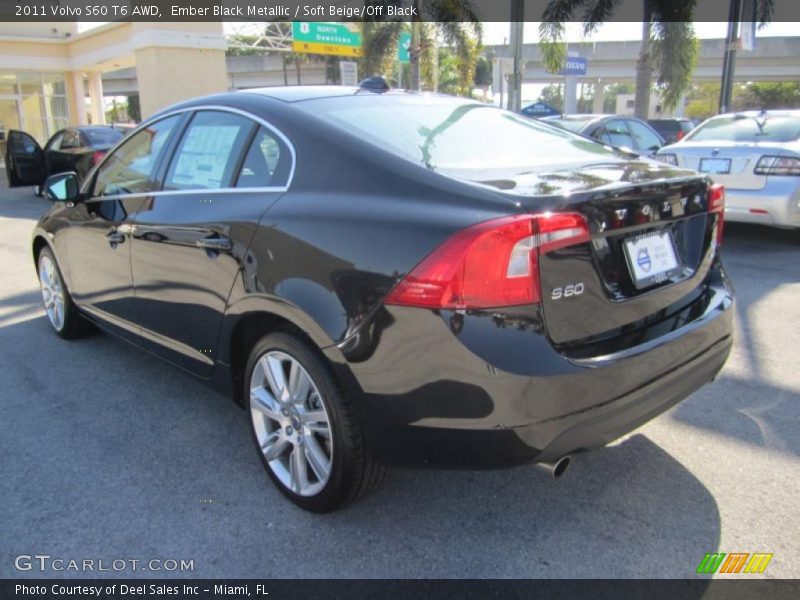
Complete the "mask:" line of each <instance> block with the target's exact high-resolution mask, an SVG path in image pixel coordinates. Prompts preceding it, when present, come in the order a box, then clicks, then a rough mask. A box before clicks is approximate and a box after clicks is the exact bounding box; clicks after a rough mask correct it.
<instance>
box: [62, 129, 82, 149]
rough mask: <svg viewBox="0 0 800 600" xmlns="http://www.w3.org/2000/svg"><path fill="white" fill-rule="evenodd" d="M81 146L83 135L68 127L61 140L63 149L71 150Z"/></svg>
mask: <svg viewBox="0 0 800 600" xmlns="http://www.w3.org/2000/svg"><path fill="white" fill-rule="evenodd" d="M80 147H81V136H80V135H78V132H77V131H75V130H74V129H67V130H65V131H64V137H63V138H62V140H61V147H60V149H61V150H70V149H73V148H80Z"/></svg>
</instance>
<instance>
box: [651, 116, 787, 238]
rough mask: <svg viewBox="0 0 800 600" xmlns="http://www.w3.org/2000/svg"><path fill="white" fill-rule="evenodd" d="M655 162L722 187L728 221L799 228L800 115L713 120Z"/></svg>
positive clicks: (665, 150) (661, 155)
mask: <svg viewBox="0 0 800 600" xmlns="http://www.w3.org/2000/svg"><path fill="white" fill-rule="evenodd" d="M657 158H658V159H659V160H662V161H664V162H666V163H669V164H671V165H674V166H679V167H685V168H688V169H694V170H696V171H700V172H701V173H707V174H708V175H709V176H710V177H711V178H712V179H713V180H714V181H715V182H717V183H721V184H723V185H724V186H725V190H726V204H725V218H726V219H727V220H729V221H739V222H742V223H760V224H763V225H773V226H776V227H784V228H800V111H797V110H791V111H790V110H770V111H747V112H741V113H730V114H725V115H719V116H716V117H712V118H710V119H708V120H707V121H705V122H704V123H702V124H701V125H700V126H698V127H697V128H696V129H694V130H693V131H692V132H691V133H690V134H689V135H687V136H686V137H684V138H683V139H682V140H681V141H680V142H677V143H676V144H672V145H671V146H667V147H665V148H662V149H661V151H659V153H658V156H657Z"/></svg>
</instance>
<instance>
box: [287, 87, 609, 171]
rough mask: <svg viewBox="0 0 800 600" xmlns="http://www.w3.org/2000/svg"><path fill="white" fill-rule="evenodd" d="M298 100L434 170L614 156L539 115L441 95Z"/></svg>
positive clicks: (548, 164)
mask: <svg viewBox="0 0 800 600" xmlns="http://www.w3.org/2000/svg"><path fill="white" fill-rule="evenodd" d="M297 106H299V107H301V108H303V109H305V110H306V111H308V112H309V113H311V114H314V115H316V116H319V117H322V118H324V119H325V120H327V121H329V122H331V123H333V124H334V125H337V126H338V127H340V128H342V129H344V130H346V131H348V132H350V133H353V134H355V135H357V136H359V137H361V138H363V139H365V140H366V141H369V142H371V143H373V144H375V145H377V146H379V147H381V148H385V149H387V150H390V151H391V152H394V153H395V154H398V155H400V156H402V157H404V158H407V159H410V160H412V161H415V162H418V163H421V164H423V165H425V166H426V167H427V168H429V169H431V170H433V171H439V172H443V173H446V174H449V175H454V176H461V177H465V178H469V179H477V178H481V179H482V178H485V177H488V176H490V175H499V174H501V173H502V174H518V173H524V172H530V171H534V170H540V169H544V168H552V167H554V166H556V165H564V164H568V163H577V162H581V161H584V162H585V161H586V160H587V159H590V158H591V159H600V160H602V159H604V158H608V157H612V156H619V154H618V153H616V152H615V151H614V150H611V149H609V148H606V147H604V146H603V145H602V144H598V143H596V142H593V141H590V140H587V139H586V138H583V137H581V136H578V135H575V134H573V133H569V132H567V131H563V130H560V129H557V128H554V127H550V126H548V125H545V124H542V123H541V122H539V121H536V120H533V119H529V118H527V117H523V116H520V115H516V114H514V113H511V112H509V111H506V110H502V109H498V108H495V107H492V106H489V105H485V104H481V103H478V102H472V101H466V100H461V99H456V98H449V97H446V96H427V95H414V94H409V95H397V96H381V95H376V94H370V95H359V96H350V97H340V98H325V99H318V100H309V101H306V102H302V103H299V104H298V105H297Z"/></svg>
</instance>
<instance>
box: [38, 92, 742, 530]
mask: <svg viewBox="0 0 800 600" xmlns="http://www.w3.org/2000/svg"><path fill="white" fill-rule="evenodd" d="M46 194H47V196H48V198H50V199H51V200H53V206H52V207H51V208H50V210H49V211H48V212H47V213H46V214H45V215H43V216H42V218H41V219H40V221H39V223H38V224H37V226H36V228H35V231H34V236H33V240H32V248H31V249H32V255H33V258H34V261H35V265H36V268H37V272H38V275H39V280H40V284H41V293H42V300H43V302H44V306H45V309H46V312H47V316H48V319H49V322H50V324H51V325H52V328H53V330H54V331H55V333H57V334H58V335H59V336H61V337H63V338H73V337H76V336H78V335H80V334H81V333H82V332H83V331H84V326H85V324H86V323H85V321H84V319H87V320H91V321H92V322H94V323H95V324H97V325H99V326H100V327H102V328H103V329H105V330H107V331H110V332H113V333H115V334H116V335H118V336H120V337H122V338H124V339H127V340H129V341H131V342H133V343H135V344H136V345H138V346H139V347H142V348H145V349H147V350H149V351H151V352H153V353H154V354H157V355H159V356H161V357H162V358H164V359H166V360H168V361H170V362H172V363H173V364H175V365H177V366H179V367H182V368H183V369H184V370H186V371H188V372H190V373H192V374H194V375H195V376H197V377H199V378H201V379H204V380H206V381H208V382H209V383H210V384H211V385H213V386H215V387H216V389H218V390H220V391H223V392H225V393H227V394H231V395H232V396H233V397H234V399H236V400H237V401H238V402H240V403H241V404H242V406H243V407H244V408H245V409H246V410H247V416H248V421H249V424H250V433H251V436H252V439H253V441H254V447H255V451H256V452H257V454H258V456H259V458H260V459H261V461H262V463H263V465H264V468H265V469H266V472H267V473H268V475H269V477H270V478H271V479H272V481H273V482H274V483H275V485H276V486H277V487H278V489H279V490H280V491H281V492H282V493H283V494H284V495H285V496H286V497H288V498H289V499H290V500H291V501H293V502H295V503H296V504H298V505H299V506H301V507H303V508H305V509H308V510H312V511H318V512H324V511H329V510H333V509H334V508H336V507H338V506H341V505H342V504H345V503H347V502H350V501H352V500H354V499H355V498H357V497H359V496H361V495H363V494H364V493H366V492H369V491H371V490H372V489H374V488H375V487H376V486H377V485H378V484H380V482H381V480H382V479H383V474H384V472H385V465H388V464H397V463H406V464H408V463H411V464H420V465H428V466H440V467H453V466H459V467H484V468H489V467H501V466H511V465H516V464H521V463H525V462H531V461H532V462H538V463H544V464H545V465H546V466H547V468H548V470H549V471H550V472H551V473H552V474H553V475H555V476H558V475H560V474H561V473H563V471H564V470H565V469H566V468H567V465H568V464H569V460H570V459H569V455H570V454H571V453H573V452H583V451H586V450H589V449H591V448H597V447H600V446H603V445H605V444H607V443H609V442H611V441H613V440H614V439H616V438H618V437H620V436H621V435H623V434H625V433H627V432H629V431H631V430H632V429H634V428H636V427H638V426H640V425H641V424H643V423H645V422H647V421H649V420H650V419H652V418H653V417H655V416H656V415H658V414H660V413H662V412H663V411H665V410H667V409H669V408H670V407H672V406H674V405H675V404H676V403H677V402H679V401H681V400H682V399H684V398H686V397H687V396H688V395H689V394H691V393H693V392H694V391H695V390H697V389H698V388H700V387H701V386H702V385H704V384H705V383H707V382H709V381H711V380H712V379H713V378H714V377H715V376H716V374H717V372H718V371H719V369H720V368H721V367H722V365H723V364H724V362H725V360H726V358H727V356H728V353H729V352H730V349H731V344H732V318H733V310H732V305H733V304H732V303H733V292H732V289H731V287H730V285H729V283H728V279H727V277H726V276H725V274H724V272H723V268H722V264H721V259H720V254H719V252H718V248H719V242H720V235H721V232H722V207H723V203H724V190H722V188H720V187H718V186H717V187H715V186H712V185H711V182H710V181H709V180H708V178H707V177H705V176H701V175H698V174H697V173H695V172H694V171H689V170H685V169H679V168H676V167H671V166H669V165H664V164H661V163H658V162H655V161H650V160H643V159H641V158H639V157H636V156H633V155H632V154H631V153H628V152H620V151H619V150H616V149H614V148H610V147H608V146H605V145H602V144H599V143H596V142H595V141H593V140H591V139H587V138H585V137H582V136H579V135H576V134H573V133H571V132H567V131H563V130H561V129H558V128H556V127H553V126H550V125H545V124H542V123H540V122H538V121H534V120H531V119H528V118H526V117H523V116H521V115H515V114H513V113H510V112H508V111H506V110H500V109H497V108H494V107H491V106H487V105H486V104H482V103H480V102H475V101H472V100H466V99H464V98H453V97H449V96H439V95H432V94H418V93H405V92H400V91H398V92H392V91H386V92H384V91H383V90H381V91H374V89H373V91H369V90H365V89H362V88H350V87H344V86H319V87H313V86H312V87H302V86H292V87H285V88H265V89H260V90H248V91H246V92H235V93H227V94H219V95H216V96H212V97H207V98H199V99H196V100H191V101H188V102H184V103H182V104H180V105H177V106H174V107H172V108H169V109H166V110H164V111H163V112H161V113H160V114H157V115H155V116H154V117H152V118H151V119H150V120H148V121H147V122H146V123H145V124H144V125H142V126H141V127H140V128H139V129H138V130H136V131H135V132H133V133H132V134H130V135H129V136H128V137H127V138H126V139H125V140H123V142H122V143H121V144H120V145H119V146H117V147H116V148H115V149H114V150H112V151H111V152H110V153H109V154H108V155H107V156H106V157H105V158H104V159H103V160H102V162H101V163H100V164H99V165H98V167H97V168H96V169H94V170H93V171H92V173H91V174H90V176H89V177H88V178H87V180H86V181H85V182H84V184H83V187H82V188H80V189H79V187H78V185H77V181H76V177H75V175H74V174H71V173H65V174H60V175H54V176H52V177H51V178H50V179H49V180H48V182H47V184H46ZM42 353H43V354H46V349H44V348H43V349H42ZM141 376H142V377H146V376H147V373H142V374H141ZM176 393H180V390H179V388H178V387H176ZM164 401H165V402H168V401H170V399H169V398H164ZM181 418H182V417H181V415H179V414H176V415H175V419H176V423H179V422H180V419H181ZM187 460H188V458H187ZM510 476H516V475H510ZM274 510H275V511H278V512H280V511H281V510H282V509H280V508H274ZM276 514H277V513H276Z"/></svg>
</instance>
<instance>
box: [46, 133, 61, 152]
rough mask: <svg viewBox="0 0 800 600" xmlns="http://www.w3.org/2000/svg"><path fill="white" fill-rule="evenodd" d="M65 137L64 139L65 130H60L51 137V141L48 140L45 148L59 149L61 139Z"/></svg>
mask: <svg viewBox="0 0 800 600" xmlns="http://www.w3.org/2000/svg"><path fill="white" fill-rule="evenodd" d="M63 139H64V132H63V131H59V132H58V133H57V134H55V135H54V136H53V137H52V138H50V141H49V142H48V144H47V147H45V150H59V149H61V141H62V140H63Z"/></svg>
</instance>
